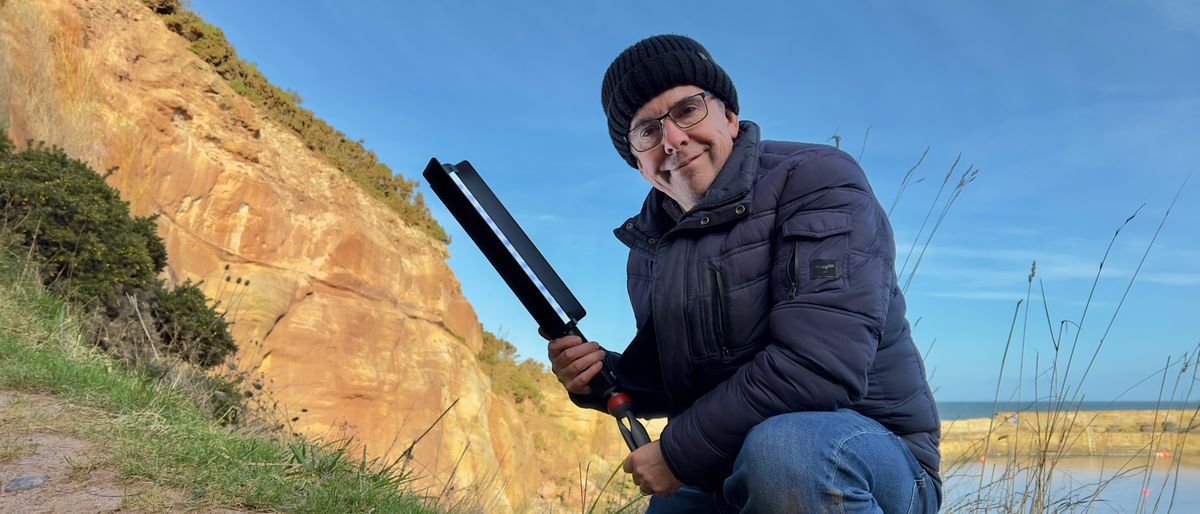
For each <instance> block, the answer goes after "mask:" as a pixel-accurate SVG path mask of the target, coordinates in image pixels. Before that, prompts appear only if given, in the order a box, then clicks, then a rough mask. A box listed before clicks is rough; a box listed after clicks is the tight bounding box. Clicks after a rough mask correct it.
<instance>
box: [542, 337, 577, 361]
mask: <svg viewBox="0 0 1200 514" xmlns="http://www.w3.org/2000/svg"><path fill="white" fill-rule="evenodd" d="M582 342H583V340H582V339H580V338H579V336H564V337H560V338H558V339H555V340H553V341H550V344H548V345H547V348H549V350H550V358H551V359H554V358H556V357H558V355H559V354H561V353H562V352H563V350H566V349H568V348H571V347H573V346H578V345H579V343H582Z"/></svg>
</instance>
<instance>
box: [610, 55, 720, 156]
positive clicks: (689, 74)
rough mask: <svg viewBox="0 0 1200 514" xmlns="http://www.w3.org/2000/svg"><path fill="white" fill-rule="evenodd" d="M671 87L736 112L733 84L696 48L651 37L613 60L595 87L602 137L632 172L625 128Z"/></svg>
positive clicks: (710, 58) (630, 152)
mask: <svg viewBox="0 0 1200 514" xmlns="http://www.w3.org/2000/svg"><path fill="white" fill-rule="evenodd" d="M675 86H696V87H699V88H701V89H704V90H705V91H708V92H710V93H712V94H714V95H716V97H717V98H720V99H721V101H722V102H725V108H727V109H729V110H731V111H733V113H734V114H737V112H738V103H737V90H736V89H734V88H733V81H732V80H730V79H729V75H726V74H725V70H722V69H721V67H720V66H717V63H716V61H714V60H713V58H712V56H711V55H709V53H708V50H705V49H704V47H703V46H700V43H697V42H696V41H695V40H693V39H691V38H689V37H687V36H677V35H673V34H668V35H661V36H653V37H649V38H646V39H643V40H641V41H638V42H637V44H635V45H633V46H631V47H629V48H626V49H625V51H624V52H621V55H618V56H617V58H616V59H615V60H613V62H612V64H610V65H609V66H608V71H607V72H605V73H604V83H603V84H602V85H601V86H600V103H601V105H602V106H603V107H604V115H605V116H607V117H608V135H609V137H612V143H613V146H615V147H616V148H617V153H619V154H621V158H622V159H625V162H627V163H629V165H630V166H633V167H634V168H636V167H637V159H636V158H634V156H633V152H632V151H631V150H630V149H629V141H628V140H627V139H626V137H625V136H626V134H627V133H628V132H629V122H630V121H631V120H633V115H634V114H637V111H638V109H641V108H642V106H643V105H646V102H649V101H650V100H652V99H653V98H654V97H656V96H658V95H659V94H660V93H662V92H663V91H666V90H668V89H671V88H673V87H675Z"/></svg>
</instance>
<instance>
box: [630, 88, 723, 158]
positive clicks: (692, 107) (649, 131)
mask: <svg viewBox="0 0 1200 514" xmlns="http://www.w3.org/2000/svg"><path fill="white" fill-rule="evenodd" d="M710 96H712V93H709V92H708V91H702V92H700V93H696V94H694V95H692V96H689V97H687V98H684V99H683V100H680V101H679V102H677V103H676V104H675V105H674V106H672V107H671V108H670V109H669V110H667V113H666V114H664V115H662V116H659V117H657V118H655V119H652V120H646V121H644V122H642V123H639V124H638V125H637V126H636V127H633V130H630V131H629V133H628V134H626V136H625V139H626V140H628V141H629V145H630V146H632V147H633V149H634V150H637V151H639V152H645V151H646V150H649V149H651V148H654V147H655V146H658V144H659V143H661V142H662V138H663V120H664V119H666V118H671V122H672V123H674V124H675V126H676V127H679V129H680V130H687V129H690V128H692V127H694V126H695V125H696V124H697V123H700V122H702V121H704V118H707V117H708V100H706V99H707V98H708V97H710Z"/></svg>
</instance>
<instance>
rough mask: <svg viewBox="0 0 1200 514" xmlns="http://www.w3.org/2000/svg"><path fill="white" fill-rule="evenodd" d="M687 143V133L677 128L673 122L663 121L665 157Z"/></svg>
mask: <svg viewBox="0 0 1200 514" xmlns="http://www.w3.org/2000/svg"><path fill="white" fill-rule="evenodd" d="M687 142H688V135H687V131H686V130H683V129H681V128H679V126H678V125H676V124H675V122H674V121H671V120H669V119H668V120H663V140H662V145H663V150H664V151H666V152H667V155H670V154H673V153H675V152H677V151H678V150H679V148H680V147H681V146H683V145H686V144H687Z"/></svg>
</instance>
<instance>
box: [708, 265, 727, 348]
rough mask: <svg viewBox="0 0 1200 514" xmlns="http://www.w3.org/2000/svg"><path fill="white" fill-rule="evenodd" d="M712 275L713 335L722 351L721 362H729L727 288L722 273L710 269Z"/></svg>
mask: <svg viewBox="0 0 1200 514" xmlns="http://www.w3.org/2000/svg"><path fill="white" fill-rule="evenodd" d="M709 273H710V274H711V275H712V295H713V302H712V304H713V333H714V335H715V336H716V338H717V345H718V346H719V347H720V349H721V362H726V363H727V362H729V361H730V355H729V344H728V341H726V340H725V327H726V326H727V325H728V319H726V317H725V295H724V294H723V293H724V291H725V287H724V286H723V285H722V284H721V272H720V271H717V270H715V269H710V270H709Z"/></svg>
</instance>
